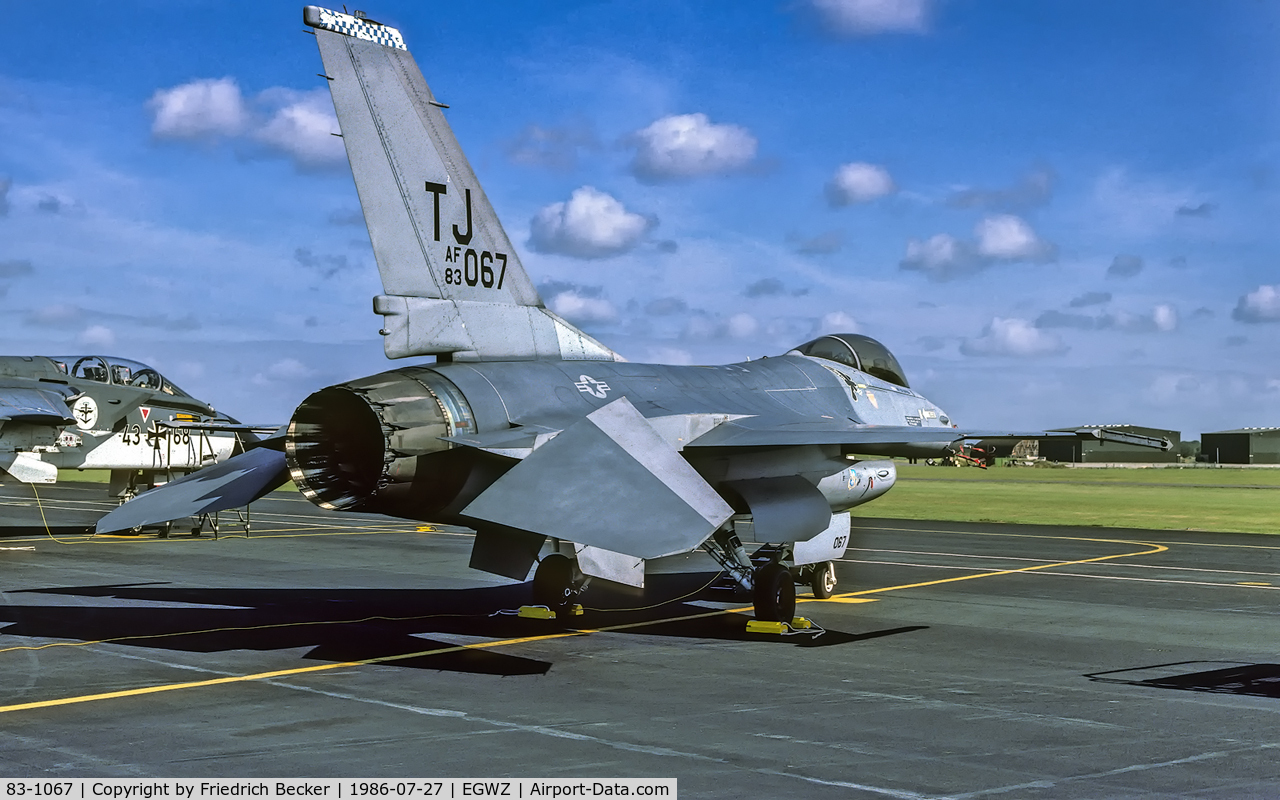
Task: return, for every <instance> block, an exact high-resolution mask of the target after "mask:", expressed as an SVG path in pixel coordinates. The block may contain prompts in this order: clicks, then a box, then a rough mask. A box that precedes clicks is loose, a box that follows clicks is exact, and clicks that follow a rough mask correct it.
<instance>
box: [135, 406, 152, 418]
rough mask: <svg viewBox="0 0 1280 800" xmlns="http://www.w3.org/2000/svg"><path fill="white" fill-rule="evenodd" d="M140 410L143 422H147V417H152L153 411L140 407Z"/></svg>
mask: <svg viewBox="0 0 1280 800" xmlns="http://www.w3.org/2000/svg"><path fill="white" fill-rule="evenodd" d="M138 410H139V411H141V412H142V421H143V422H146V421H147V417H149V416H151V409H149V408H147V407H146V406H140V407H139V408H138Z"/></svg>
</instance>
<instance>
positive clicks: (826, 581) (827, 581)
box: [809, 561, 836, 600]
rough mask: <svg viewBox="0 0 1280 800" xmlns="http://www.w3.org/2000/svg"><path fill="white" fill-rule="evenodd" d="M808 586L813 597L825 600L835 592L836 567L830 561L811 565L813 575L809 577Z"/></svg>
mask: <svg viewBox="0 0 1280 800" xmlns="http://www.w3.org/2000/svg"><path fill="white" fill-rule="evenodd" d="M809 586H810V587H812V588H813V596H814V597H816V598H818V599H819V600H826V599H827V598H829V597H831V595H833V594H835V591H836V565H835V564H834V563H832V562H830V561H824V562H822V563H821V564H814V565H813V573H812V574H811V575H810V576H809Z"/></svg>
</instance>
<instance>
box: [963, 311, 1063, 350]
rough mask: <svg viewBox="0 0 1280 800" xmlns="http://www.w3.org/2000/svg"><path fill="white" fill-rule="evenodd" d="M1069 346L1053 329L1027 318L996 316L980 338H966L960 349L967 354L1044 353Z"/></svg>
mask: <svg viewBox="0 0 1280 800" xmlns="http://www.w3.org/2000/svg"><path fill="white" fill-rule="evenodd" d="M1066 351H1067V346H1066V345H1065V344H1063V342H1062V340H1061V339H1059V338H1058V337H1057V336H1055V335H1054V334H1051V333H1045V332H1044V331H1042V330H1040V329H1039V328H1036V327H1035V325H1033V324H1031V323H1030V322H1028V321H1027V320H1025V319H1016V318H1013V319H1005V318H1002V317H995V318H993V319H992V320H991V322H989V323H988V324H987V326H986V327H985V328H983V329H982V335H981V336H979V337H977V338H976V339H965V340H964V341H963V342H962V343H961V344H960V352H961V353H964V354H965V355H967V356H1020V357H1030V356H1044V355H1057V354H1059V353H1065V352H1066Z"/></svg>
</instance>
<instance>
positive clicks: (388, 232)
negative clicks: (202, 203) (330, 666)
mask: <svg viewBox="0 0 1280 800" xmlns="http://www.w3.org/2000/svg"><path fill="white" fill-rule="evenodd" d="M304 21H305V23H306V24H307V25H308V26H310V27H311V28H312V29H314V31H315V35H316V40H317V43H318V44H319V47H320V53H321V57H322V58H323V60H324V68H325V74H324V75H323V76H322V77H324V78H326V79H327V82H328V85H329V88H330V91H331V92H332V94H333V99H334V106H335V108H336V110H337V115H338V121H339V123H340V125H341V127H342V133H341V135H342V137H343V142H344V143H345V145H346V148H347V155H348V158H349V160H350V162H351V167H352V173H353V175H354V176H355V181H356V188H357V190H358V191H359V194H360V202H361V205H362V207H363V209H364V215H365V221H366V223H367V225H368V228H369V233H370V238H371V240H372V242H373V248H374V255H375V257H376V259H377V262H378V268H379V270H380V272H381V275H382V283H383V289H384V291H385V292H386V294H383V295H380V296H378V297H376V298H374V304H373V305H374V311H375V312H376V313H378V314H380V315H382V317H383V325H382V330H381V331H380V333H381V334H382V336H383V337H384V338H383V344H384V349H385V351H386V353H387V355H388V356H390V357H392V358H402V357H406V356H428V355H429V356H435V362H434V363H427V364H422V365H417V366H406V367H402V368H399V369H395V370H391V371H387V372H382V373H380V374H377V375H373V376H370V377H367V378H362V379H359V380H353V381H350V382H347V383H344V384H341V385H338V386H330V387H328V388H326V389H321V390H320V391H318V392H316V393H315V394H312V395H311V396H310V397H308V398H307V399H306V400H305V401H303V403H302V405H300V406H299V407H298V409H297V410H296V411H295V412H294V414H293V419H292V420H291V421H290V423H289V425H288V428H287V431H286V432H284V433H283V434H281V435H278V436H276V437H272V438H271V439H269V440H267V442H266V443H264V445H263V446H261V447H257V448H254V449H251V450H249V451H248V452H246V453H244V454H243V455H239V456H236V457H234V458H232V459H230V460H229V461H227V462H226V463H225V464H222V465H219V466H217V467H214V468H212V469H211V470H208V471H207V472H202V473H199V474H197V475H193V476H191V477H189V478H186V479H184V480H182V481H179V482H177V483H174V484H170V485H169V486H166V487H161V488H159V489H157V490H156V491H153V492H149V493H147V494H145V495H143V496H141V497H139V498H137V499H136V500H134V501H133V502H131V503H126V504H125V505H123V506H121V507H120V508H119V509H116V510H115V511H113V512H111V513H110V514H108V515H107V516H105V517H104V518H103V519H102V520H100V521H99V523H98V530H99V531H103V532H105V531H111V530H120V529H123V528H128V527H133V526H137V525H141V524H151V523H155V522H162V521H165V520H172V519H178V518H181V517H185V516H193V515H196V514H201V513H208V512H210V511H214V510H218V509H220V508H230V507H233V506H234V505H243V504H244V502H245V501H246V498H252V497H253V496H260V495H261V494H265V492H266V491H269V490H270V489H272V488H275V486H278V485H279V484H280V483H282V482H283V481H285V480H286V479H288V478H292V479H293V481H294V483H295V484H296V485H297V486H298V488H299V489H300V490H301V491H302V493H303V494H304V495H305V496H306V497H307V498H308V499H309V500H311V501H312V502H314V503H316V504H317V505H320V506H322V507H324V508H328V509H333V510H339V511H357V510H358V511H370V512H378V513H383V514H388V515H392V516H397V517H403V518H407V519H415V520H424V521H430V522H439V523H446V524H460V525H466V526H468V527H471V528H474V529H475V531H476V537H475V540H474V544H473V546H472V550H471V561H470V566H472V567H473V568H476V569H480V570H484V571H487V572H491V573H494V574H497V575H503V576H506V577H510V578H513V579H516V580H523V579H524V578H525V577H526V576H527V575H528V573H529V571H530V569H531V568H533V565H534V563H535V562H537V563H538V567H537V569H536V571H535V573H534V579H533V589H534V598H535V600H536V602H538V603H541V604H545V605H547V606H549V607H550V608H551V609H552V610H554V611H556V613H557V614H559V613H562V612H564V611H566V610H568V608H569V607H570V606H571V605H572V604H573V603H574V598H575V597H576V596H577V594H578V593H579V592H580V591H581V590H582V589H583V588H585V586H586V584H587V583H588V582H589V581H590V580H592V579H601V580H607V581H614V582H618V583H623V584H629V585H632V586H643V584H644V578H645V561H647V560H651V559H657V558H662V557H665V556H671V555H679V554H684V553H689V552H691V551H693V550H695V549H699V548H701V549H702V550H704V551H705V552H706V553H708V554H709V555H710V556H711V557H712V558H714V559H715V560H716V561H717V562H718V563H719V564H720V565H721V567H722V568H723V570H724V572H725V574H726V575H727V576H729V577H731V578H732V580H733V581H734V582H735V583H736V584H737V585H738V586H739V587H741V588H742V589H744V590H747V591H750V592H752V594H753V597H754V605H755V612H756V616H757V617H758V618H759V619H760V620H765V621H771V622H777V623H787V622H790V621H791V620H792V614H793V612H794V610H795V586H796V584H797V583H801V582H804V583H809V584H810V585H811V586H812V587H813V591H814V593H815V595H817V596H818V597H830V596H831V593H832V591H833V590H834V588H835V582H836V576H835V569H834V564H833V561H834V560H835V559H838V558H840V557H842V556H843V554H844V552H845V550H846V548H847V547H848V546H849V536H850V520H849V509H850V508H852V507H854V506H856V505H859V504H861V503H865V502H868V501H870V500H872V499H874V498H876V497H879V496H881V495H883V494H884V493H885V492H886V491H888V490H889V489H890V488H891V487H892V486H893V485H894V480H895V477H896V472H895V469H894V464H893V462H892V461H889V460H885V458H884V457H886V456H913V457H914V456H918V457H932V456H939V457H940V456H943V455H949V454H952V453H956V452H960V451H961V449H962V448H961V446H962V444H963V442H964V441H965V440H968V439H993V440H1001V441H1009V442H1016V441H1018V440H1021V439H1025V438H1031V437H1036V436H1043V437H1055V436H1059V437H1061V436H1070V437H1073V438H1074V437H1075V436H1076V435H1077V434H1076V433H1052V432H1037V433H1009V432H985V433H984V432H971V431H962V430H958V429H956V428H955V427H954V426H953V425H952V423H951V421H950V420H949V419H948V417H947V415H946V414H945V413H944V412H943V410H942V409H940V408H939V407H938V406H937V405H935V404H934V403H932V402H930V401H929V400H928V399H926V398H925V397H922V396H921V395H920V394H919V393H918V392H916V391H915V390H913V389H912V388H911V387H910V384H909V383H908V381H907V378H906V375H905V374H904V373H903V370H902V367H901V366H900V365H899V364H898V360H897V359H896V358H894V356H893V354H892V353H891V352H890V351H889V350H888V348H886V347H885V346H884V345H883V344H881V343H880V342H878V341H876V340H875V339H872V338H870V337H867V336H862V335H859V334H855V333H840V334H833V335H829V336H822V337H819V338H817V339H814V340H813V341H811V342H808V343H806V344H802V345H800V346H799V347H797V348H795V349H794V350H791V351H790V352H787V353H785V354H783V355H780V356H777V357H771V358H763V359H760V360H757V361H748V362H744V363H740V364H728V365H723V366H705V367H704V366H674V365H664V364H636V363H630V362H627V361H626V360H625V359H623V358H622V357H620V356H619V355H617V354H616V353H614V352H613V351H612V350H610V349H609V348H608V347H606V346H605V345H603V344H601V343H600V342H598V341H596V340H595V339H593V338H591V337H590V336H588V335H587V334H586V333H584V332H582V331H580V330H578V329H577V328H575V327H574V326H573V325H571V324H570V323H569V322H567V321H565V320H564V319H562V318H561V317H559V316H557V315H556V314H554V313H553V312H551V311H550V310H548V309H547V308H546V307H545V306H544V305H543V303H542V300H541V299H540V298H539V296H538V293H537V291H536V289H535V288H534V285H533V282H532V281H531V280H530V279H529V276H528V275H527V274H526V273H525V270H524V268H523V266H522V265H521V263H520V258H519V255H518V254H517V253H516V251H515V249H514V248H513V247H512V244H511V241H510V239H508V237H507V235H506V233H505V232H504V231H503V228H502V224H501V222H499V220H498V217H497V214H496V213H495V212H494V209H493V208H492V206H491V205H490V204H489V201H488V199H487V198H486V196H485V194H484V191H483V190H482V189H481V188H480V184H479V182H478V181H477V180H476V176H475V173H474V172H472V170H471V166H470V164H469V163H468V162H467V159H466V156H465V155H463V153H462V149H461V147H460V146H459V145H458V142H457V140H456V139H455V138H454V136H453V132H452V131H451V129H450V128H449V124H448V122H447V121H446V120H445V116H444V112H443V109H444V108H445V106H444V105H443V104H442V103H440V102H438V101H437V100H436V99H435V97H434V96H433V95H432V93H431V90H430V88H428V86H427V84H426V81H425V80H423V77H422V73H421V72H420V71H419V70H418V66H417V64H416V63H415V61H414V60H413V57H412V56H411V55H410V54H409V52H408V51H407V49H406V48H405V45H404V40H403V39H402V38H401V36H400V32H399V31H397V30H395V29H394V28H390V27H387V26H385V25H382V24H380V23H377V22H374V21H373V20H370V19H367V18H365V17H363V15H361V14H360V12H357V14H356V15H355V16H352V15H348V14H340V13H337V12H334V11H329V10H326V9H321V8H316V7H314V6H308V7H307V8H306V9H305V11H304ZM1079 435H1082V436H1092V437H1098V438H1109V437H1110V436H1111V433H1110V432H1108V431H1099V430H1088V431H1081V432H1080V434H1079ZM1126 440H1127V441H1134V442H1136V443H1145V444H1147V445H1150V446H1155V447H1166V448H1167V447H1168V446H1169V445H1168V442H1164V441H1162V440H1157V439H1150V438H1146V437H1128V438H1127V439H1126ZM866 456H872V457H873V458H870V459H868V458H865V457H866ZM748 529H749V531H750V533H749V534H748V533H747V530H748ZM740 534H741V535H740ZM548 539H549V540H550V545H551V547H550V549H551V551H552V552H550V553H549V554H545V555H542V553H543V549H544V546H545V545H546V544H547V542H548ZM744 541H754V542H758V543H761V545H762V546H760V547H759V548H757V549H756V550H755V551H754V553H751V554H748V552H747V551H746V549H745V547H744V545H743V542H744Z"/></svg>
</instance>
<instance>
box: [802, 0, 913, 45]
mask: <svg viewBox="0 0 1280 800" xmlns="http://www.w3.org/2000/svg"><path fill="white" fill-rule="evenodd" d="M808 4H809V6H810V8H811V9H812V10H813V11H814V12H815V13H816V14H817V15H818V19H819V20H820V21H821V22H822V23H823V24H824V25H825V26H826V27H827V28H828V29H829V30H831V31H832V32H833V33H837V34H840V35H844V36H873V35H875V34H878V33H924V32H925V31H926V30H927V29H928V26H929V17H930V10H931V5H932V4H931V2H930V0H808Z"/></svg>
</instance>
